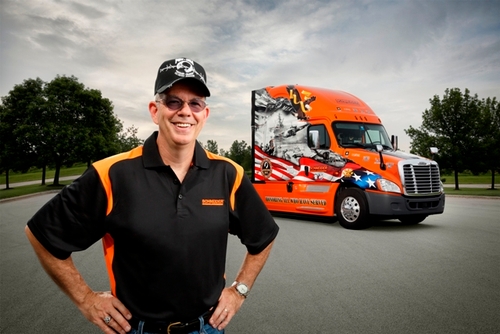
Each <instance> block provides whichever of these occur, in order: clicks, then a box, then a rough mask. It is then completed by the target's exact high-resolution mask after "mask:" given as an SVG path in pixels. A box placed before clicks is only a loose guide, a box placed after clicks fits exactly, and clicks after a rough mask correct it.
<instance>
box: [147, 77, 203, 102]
mask: <svg viewBox="0 0 500 334" xmlns="http://www.w3.org/2000/svg"><path fill="white" fill-rule="evenodd" d="M183 80H184V81H187V80H189V81H192V82H194V83H196V84H197V86H198V87H200V89H201V90H202V91H203V93H204V96H206V97H209V96H210V91H209V90H208V87H207V85H205V83H204V82H203V81H200V80H198V79H196V78H179V79H176V80H174V81H172V82H171V83H170V84H168V85H163V86H161V87H160V88H159V89H158V90H157V91H156V93H157V94H161V93H164V92H165V91H166V90H167V89H169V88H171V87H172V86H173V85H174V84H175V83H177V82H179V81H183Z"/></svg>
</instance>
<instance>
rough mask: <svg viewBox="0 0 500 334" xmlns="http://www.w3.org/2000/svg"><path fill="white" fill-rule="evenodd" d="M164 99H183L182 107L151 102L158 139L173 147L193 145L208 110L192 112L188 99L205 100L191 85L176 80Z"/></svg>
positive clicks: (150, 108) (150, 109)
mask: <svg viewBox="0 0 500 334" xmlns="http://www.w3.org/2000/svg"><path fill="white" fill-rule="evenodd" d="M164 95H166V99H167V100H169V99H177V100H181V101H184V102H183V103H182V108H181V109H179V110H177V111H176V110H171V109H169V108H168V107H167V106H165V104H164V103H163V102H151V103H150V104H149V111H150V113H151V118H152V119H153V121H154V122H155V123H156V124H157V125H158V127H159V137H160V138H159V139H161V140H163V141H165V142H166V144H167V146H168V147H171V148H175V147H181V146H184V145H194V143H195V141H196V138H198V135H199V133H200V131H201V129H202V128H203V126H204V125H205V121H206V120H207V118H208V114H209V113H210V110H209V109H208V107H205V108H203V109H202V110H201V111H199V112H194V111H192V110H191V108H190V107H189V105H188V103H186V102H190V101H196V100H203V101H204V100H205V98H204V97H202V96H200V95H199V93H197V90H196V89H194V88H193V87H192V86H190V85H188V84H186V83H184V82H182V81H181V82H178V83H176V84H174V85H173V86H172V88H170V89H168V90H167V91H166V92H165V94H164Z"/></svg>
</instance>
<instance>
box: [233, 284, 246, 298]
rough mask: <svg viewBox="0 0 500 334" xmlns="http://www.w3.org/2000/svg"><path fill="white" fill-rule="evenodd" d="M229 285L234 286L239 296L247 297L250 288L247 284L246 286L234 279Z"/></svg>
mask: <svg viewBox="0 0 500 334" xmlns="http://www.w3.org/2000/svg"><path fill="white" fill-rule="evenodd" d="M231 286H234V287H235V288H236V292H238V293H239V294H240V296H242V297H244V298H247V296H248V293H249V292H250V289H249V288H248V286H246V284H243V283H240V282H237V281H234V283H233V284H232V285H231Z"/></svg>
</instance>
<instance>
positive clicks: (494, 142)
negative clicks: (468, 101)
mask: <svg viewBox="0 0 500 334" xmlns="http://www.w3.org/2000/svg"><path fill="white" fill-rule="evenodd" d="M479 129H480V131H481V139H480V142H479V147H478V149H477V151H476V157H475V159H474V160H475V161H478V162H481V164H478V165H479V166H480V167H481V170H480V171H487V170H489V171H491V189H495V172H497V171H499V170H500V103H498V101H497V100H496V98H495V97H493V98H492V99H491V98H489V97H488V98H487V99H486V100H482V103H481V117H480V124H479Z"/></svg>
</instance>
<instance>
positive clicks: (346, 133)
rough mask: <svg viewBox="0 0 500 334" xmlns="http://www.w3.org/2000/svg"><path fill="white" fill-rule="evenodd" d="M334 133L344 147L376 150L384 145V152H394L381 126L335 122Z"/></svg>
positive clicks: (333, 125)
mask: <svg viewBox="0 0 500 334" xmlns="http://www.w3.org/2000/svg"><path fill="white" fill-rule="evenodd" d="M332 127H333V132H334V134H335V138H336V139H337V142H338V144H339V145H340V146H342V147H359V148H366V149H376V145H382V147H383V148H384V150H392V149H393V148H392V144H391V141H390V140H389V137H388V136H387V132H386V131H385V128H384V127H383V125H381V124H368V123H354V122H334V123H333V124H332Z"/></svg>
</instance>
